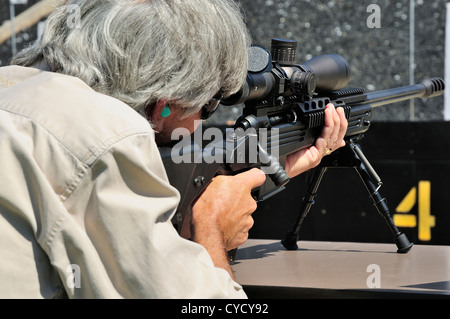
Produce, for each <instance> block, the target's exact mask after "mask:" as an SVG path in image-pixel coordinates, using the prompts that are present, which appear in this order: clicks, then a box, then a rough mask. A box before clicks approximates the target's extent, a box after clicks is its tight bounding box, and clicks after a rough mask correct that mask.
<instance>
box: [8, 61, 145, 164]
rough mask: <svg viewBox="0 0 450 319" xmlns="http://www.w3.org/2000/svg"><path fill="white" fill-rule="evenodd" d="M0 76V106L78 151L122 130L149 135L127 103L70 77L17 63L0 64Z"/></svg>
mask: <svg viewBox="0 0 450 319" xmlns="http://www.w3.org/2000/svg"><path fill="white" fill-rule="evenodd" d="M0 76H1V79H2V82H3V83H4V84H5V85H7V87H5V88H4V89H2V90H0V109H3V110H5V111H9V112H11V113H14V114H15V115H16V116H22V117H24V118H27V119H29V120H31V121H33V122H35V123H37V124H38V125H39V126H41V127H42V128H45V129H46V130H47V131H48V132H50V134H52V135H53V136H54V137H56V138H57V139H58V140H60V141H61V142H62V143H64V144H65V145H66V146H68V147H69V148H71V149H72V150H73V151H74V152H75V153H77V154H78V155H80V156H81V154H82V153H83V152H85V151H86V148H88V149H89V150H90V151H92V150H93V149H95V148H96V147H100V145H102V147H105V143H112V142H113V141H115V140H118V139H120V138H124V137H126V136H128V135H132V134H137V133H143V134H151V135H152V134H153V131H152V129H151V126H150V124H149V123H148V122H147V120H146V119H144V117H143V116H141V115H140V114H138V113H137V112H136V111H135V110H133V109H132V108H131V107H130V106H128V105H127V104H125V103H123V102H121V101H119V100H118V99H115V98H112V97H110V96H107V95H104V94H101V93H98V92H96V91H94V90H93V89H92V88H90V87H89V86H88V85H86V84H85V83H84V82H83V81H81V80H80V79H78V78H76V77H72V76H67V75H63V74H58V73H53V72H43V71H39V70H36V69H32V68H23V67H19V66H11V67H6V68H0Z"/></svg>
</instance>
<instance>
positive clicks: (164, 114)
mask: <svg viewBox="0 0 450 319" xmlns="http://www.w3.org/2000/svg"><path fill="white" fill-rule="evenodd" d="M169 115H170V108H169V106H168V105H166V106H164V108H163V110H162V112H161V117H162V118H166V117H168V116H169Z"/></svg>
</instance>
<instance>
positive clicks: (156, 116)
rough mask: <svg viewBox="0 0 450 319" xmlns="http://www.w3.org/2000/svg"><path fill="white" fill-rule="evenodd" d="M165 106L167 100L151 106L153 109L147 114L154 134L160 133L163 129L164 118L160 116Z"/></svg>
mask: <svg viewBox="0 0 450 319" xmlns="http://www.w3.org/2000/svg"><path fill="white" fill-rule="evenodd" d="M166 105H167V100H159V101H158V102H156V103H155V104H153V107H152V108H151V109H150V110H149V111H148V112H147V114H148V115H149V117H150V121H151V122H152V123H153V125H154V129H155V131H156V132H161V131H162V129H163V127H164V121H165V117H163V116H161V114H162V112H163V110H164V107H165V106H166Z"/></svg>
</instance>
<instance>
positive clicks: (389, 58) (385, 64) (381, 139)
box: [0, 0, 450, 244]
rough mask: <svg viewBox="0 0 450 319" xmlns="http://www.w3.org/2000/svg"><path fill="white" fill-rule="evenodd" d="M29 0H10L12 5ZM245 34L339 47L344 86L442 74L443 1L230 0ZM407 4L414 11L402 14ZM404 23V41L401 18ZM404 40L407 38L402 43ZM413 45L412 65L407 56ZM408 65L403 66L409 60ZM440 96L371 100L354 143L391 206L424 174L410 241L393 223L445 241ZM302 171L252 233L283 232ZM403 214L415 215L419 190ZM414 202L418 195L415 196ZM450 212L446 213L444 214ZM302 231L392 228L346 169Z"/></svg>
mask: <svg viewBox="0 0 450 319" xmlns="http://www.w3.org/2000/svg"><path fill="white" fill-rule="evenodd" d="M36 2H38V1H37V0H29V1H28V5H17V6H16V14H20V12H22V11H23V10H24V9H26V8H27V7H29V6H31V5H32V4H35V3H36ZM240 3H241V4H242V6H243V8H244V10H245V19H246V22H247V24H248V27H249V30H250V31H251V33H252V36H253V40H254V42H255V43H257V44H261V45H263V46H265V47H267V48H268V47H269V46H270V42H271V39H272V38H288V39H294V40H297V41H298V50H297V62H299V63H302V62H305V61H307V60H309V59H310V58H312V57H314V56H316V55H319V54H326V53H337V54H340V55H342V56H344V57H345V58H346V59H347V60H348V62H349V63H350V65H351V71H352V76H351V82H350V86H357V87H364V88H365V89H366V90H367V91H374V90H382V89H387V88H390V87H398V86H403V85H409V84H410V74H411V70H412V71H413V79H414V81H415V82H418V81H420V80H421V79H423V78H427V77H436V76H437V77H442V78H443V77H444V57H445V22H446V21H445V16H446V1H445V0H415V1H413V2H411V1H410V0H395V1H394V0H383V1H377V0H361V1H349V0H326V1H323V0H314V1H312V0H240ZM412 3H413V4H414V6H413V8H414V9H415V14H414V17H412V16H411V15H410V12H411V4H412ZM372 4H377V5H378V6H379V8H380V23H381V25H380V28H370V27H369V26H368V24H367V20H368V18H369V17H370V15H371V14H372V12H367V10H368V7H369V5H372ZM7 19H9V1H8V0H0V24H1V23H2V21H5V20H7ZM411 22H414V23H413V26H414V30H415V31H414V42H411V39H412V38H411V37H410V35H411V32H410V23H411ZM35 38H36V27H32V28H30V29H28V30H25V31H23V32H20V33H19V34H18V35H17V42H18V43H17V47H18V49H19V50H20V49H21V48H23V47H24V46H25V45H27V44H28V43H29V42H30V41H33V40H34V39H35ZM411 44H413V45H412V46H411ZM411 48H413V49H414V65H412V63H411V62H412V61H411V58H410V52H411ZM10 58H11V41H10V40H9V41H6V42H4V43H3V44H0V66H2V65H7V64H8V61H9V59H10ZM411 67H412V69H411ZM443 108H444V98H443V97H442V96H441V97H438V98H434V99H430V100H425V101H422V100H415V101H414V104H413V105H410V103H408V102H401V103H396V104H393V105H390V106H385V107H380V108H377V109H376V110H375V111H374V117H373V120H374V123H373V125H372V128H371V130H370V131H369V132H368V134H367V136H366V138H365V139H364V140H363V142H362V144H363V148H364V150H365V152H366V155H367V156H368V158H369V159H370V160H371V161H372V164H373V165H374V167H375V169H376V170H377V171H378V173H379V175H380V177H381V178H382V180H383V181H384V186H383V187H382V189H381V192H382V194H383V196H385V197H386V198H387V199H388V203H389V205H390V207H391V210H392V214H398V212H396V207H397V205H398V204H399V203H400V202H401V201H402V199H403V198H404V197H405V196H406V194H407V193H408V192H409V191H410V190H411V189H412V188H413V187H417V186H418V184H419V182H420V181H429V182H430V183H431V196H430V197H429V198H428V200H427V204H428V205H431V211H432V215H433V216H434V217H435V225H434V226H433V227H431V232H432V236H431V239H430V240H426V241H423V240H420V238H419V237H418V233H419V226H418V225H416V226H415V227H403V228H401V230H402V231H404V232H405V233H407V235H408V237H409V238H410V239H411V240H412V241H414V242H416V243H417V242H418V243H423V244H450V234H449V233H448V231H447V229H448V225H450V220H449V217H448V216H447V215H449V214H447V213H448V212H449V207H448V204H447V201H446V199H447V198H448V191H447V189H448V187H447V181H446V177H447V176H449V174H450V172H449V167H450V158H449V155H448V154H449V153H448V152H449V151H448V150H449V149H450V148H449V147H450V145H448V141H447V140H448V136H450V123H449V122H444V121H443ZM239 112H240V109H239V107H222V108H221V109H220V111H219V112H217V114H215V116H214V117H213V118H212V119H211V122H210V123H212V124H217V123H220V124H223V123H224V122H227V121H232V120H233V119H235V118H236V117H237V116H238V115H239ZM304 190H305V176H301V177H299V178H297V179H295V180H294V181H292V182H291V183H290V184H289V186H288V189H287V190H286V191H285V192H282V193H281V194H280V195H279V196H278V197H276V198H273V199H270V200H269V201H267V202H264V203H261V204H260V206H259V209H258V211H257V212H256V213H255V215H254V216H255V227H254V229H253V230H252V233H251V236H252V237H255V238H280V239H281V238H283V237H284V234H285V233H286V232H287V230H288V229H289V228H290V227H291V225H292V223H293V221H294V220H295V217H296V214H297V210H298V206H299V202H300V199H301V196H303V194H304ZM416 199H417V200H416V201H417V203H416V205H414V206H413V208H412V209H411V212H409V214H413V215H415V216H416V220H417V221H418V222H419V220H420V218H419V217H420V216H419V208H418V203H419V198H418V195H417V198H416ZM421 200H422V202H423V201H424V199H423V198H422V199H421ZM449 216H450V215H449ZM301 238H303V239H314V240H344V241H345V240H347V241H381V242H390V241H391V240H392V236H391V234H390V232H389V229H388V227H387V226H386V224H385V223H384V220H383V219H382V217H381V216H379V215H378V214H377V213H376V211H375V208H374V207H373V206H372V203H371V200H370V199H369V198H368V196H367V194H366V190H365V189H364V186H363V184H362V183H361V182H360V180H359V177H358V176H357V174H356V173H355V172H354V171H353V170H352V169H333V170H331V171H330V172H328V173H327V175H326V177H325V179H324V181H323V183H322V185H321V188H320V196H319V197H318V199H317V203H316V205H315V206H314V207H313V210H312V212H311V213H310V215H309V216H308V218H307V221H306V222H305V225H304V227H303V228H302V235H301Z"/></svg>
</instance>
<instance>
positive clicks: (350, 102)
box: [160, 39, 445, 253]
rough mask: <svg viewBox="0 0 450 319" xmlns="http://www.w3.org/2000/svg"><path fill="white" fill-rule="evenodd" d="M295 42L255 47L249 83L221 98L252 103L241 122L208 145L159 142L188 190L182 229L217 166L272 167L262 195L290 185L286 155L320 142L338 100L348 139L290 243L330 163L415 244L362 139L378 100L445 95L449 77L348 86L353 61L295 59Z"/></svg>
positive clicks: (225, 169) (312, 187)
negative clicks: (349, 174) (397, 218)
mask: <svg viewBox="0 0 450 319" xmlns="http://www.w3.org/2000/svg"><path fill="white" fill-rule="evenodd" d="M296 45H297V43H296V41H291V40H281V39H273V40H272V48H271V52H269V51H268V50H266V49H264V48H262V47H258V46H255V47H252V49H251V50H250V52H249V70H248V76H247V81H246V84H245V85H244V87H243V88H242V89H241V91H240V92H238V93H237V94H235V95H233V96H231V97H229V98H227V99H225V100H223V101H222V104H223V105H237V104H241V103H244V104H245V107H244V110H243V115H242V116H241V117H240V118H239V119H238V120H237V121H236V123H235V125H234V129H228V130H225V132H220V136H214V137H215V139H214V141H212V142H211V143H210V144H208V145H207V146H206V147H203V146H199V145H195V143H194V144H192V142H191V141H190V139H189V143H188V144H186V143H182V142H179V143H178V144H177V145H175V146H174V147H163V148H161V149H160V151H161V155H162V158H163V161H164V165H165V167H166V171H167V174H168V177H169V180H170V182H171V184H172V185H173V186H174V187H176V188H177V189H178V190H179V191H180V194H181V202H180V204H179V207H178V211H177V213H176V214H175V217H174V219H173V223H174V225H175V226H176V227H177V229H178V231H179V232H180V234H181V236H183V237H185V238H190V224H191V223H190V208H191V206H192V203H193V201H194V200H195V198H197V197H198V195H199V194H200V193H201V192H202V191H203V190H204V188H205V187H206V186H207V185H208V183H209V181H211V179H212V178H213V177H214V176H216V175H218V174H226V175H231V174H237V173H239V172H242V171H244V170H248V169H250V168H253V167H259V168H261V169H263V170H265V171H266V173H267V174H268V176H269V177H270V178H267V179H266V182H265V184H263V185H262V186H261V187H258V188H257V189H255V190H253V196H254V198H255V199H256V200H257V201H262V200H264V199H266V198H268V197H270V196H272V195H274V194H276V193H278V192H279V191H281V190H283V189H284V186H285V185H286V183H287V182H289V176H288V175H287V174H286V172H285V171H284V169H283V167H284V163H285V159H286V156H287V155H288V154H291V153H293V152H295V151H297V150H300V149H303V148H307V147H309V146H311V145H313V144H314V142H315V139H316V138H317V137H318V135H319V134H320V132H321V130H322V126H323V124H324V110H325V106H326V105H327V104H328V103H330V102H331V103H333V104H334V105H335V106H336V107H342V108H344V110H345V114H346V117H347V119H348V124H349V125H348V130H347V133H346V136H345V140H346V146H345V147H343V148H341V149H338V150H337V151H335V152H333V153H332V154H331V155H330V156H326V157H324V158H323V160H322V162H321V164H320V165H319V166H318V167H317V168H315V169H314V170H315V171H314V173H313V174H312V176H313V177H312V179H311V180H310V181H309V184H308V190H307V194H306V196H305V197H304V198H303V202H302V206H301V211H300V213H299V215H298V218H297V221H296V223H295V225H294V227H293V228H292V230H290V231H289V232H288V235H287V237H286V238H285V239H284V240H283V241H282V243H283V245H284V246H285V248H287V249H292V250H293V249H297V241H298V237H299V230H300V227H301V224H302V222H303V219H304V218H305V217H306V215H307V214H308V212H309V210H310V208H311V206H312V205H313V203H314V198H315V196H316V194H317V190H318V187H319V184H320V181H321V179H322V177H323V175H324V173H325V172H326V170H327V168H329V167H353V168H355V169H356V170H357V171H358V173H359V175H360V177H361V179H362V181H363V183H364V184H365V186H366V188H367V190H368V192H369V194H370V197H371V198H372V199H373V201H374V205H375V207H376V208H377V210H378V212H379V213H380V214H381V215H382V216H383V217H384V218H385V220H386V221H387V223H388V226H389V227H390V229H391V231H392V233H393V235H394V242H395V243H396V245H397V248H398V250H397V252H399V253H406V252H408V251H409V249H410V248H411V247H412V245H413V244H412V243H410V242H409V240H408V239H407V238H406V236H405V235H404V234H403V233H401V232H400V231H399V230H398V229H397V227H396V226H395V224H394V222H393V220H392V218H391V216H390V213H389V209H388V207H387V205H386V201H385V199H384V198H382V197H381V195H380V194H379V193H378V189H379V188H380V186H381V185H382V182H381V180H380V178H379V177H378V175H377V174H376V172H375V171H374V170H373V168H372V166H371V165H370V163H369V162H368V161H367V159H366V158H365V156H364V154H363V152H362V150H361V148H360V146H359V145H358V141H359V140H360V139H361V138H362V137H363V135H364V133H365V132H366V131H367V130H368V129H369V127H370V119H371V114H372V110H373V108H375V107H378V106H382V105H386V104H391V103H394V102H398V101H403V100H409V99H413V98H431V97H435V96H439V95H442V94H443V92H444V87H445V84H444V81H443V80H442V79H440V78H432V79H426V80H424V81H422V82H421V83H419V84H416V85H410V86H404V87H399V88H394V89H388V90H384V91H379V92H371V93H365V92H364V89H359V88H356V89H344V88H345V87H346V85H347V84H348V82H349V78H350V67H349V65H348V64H347V62H346V61H345V60H344V59H343V58H342V57H341V56H338V55H322V56H317V57H315V58H313V59H311V60H309V61H308V62H306V63H305V64H303V65H296V64H294V60H295V50H296ZM194 134H195V133H194ZM255 141H256V142H255ZM255 153H257V155H258V156H257V158H256V157H255V156H254V155H255ZM275 153H276V155H277V156H276V155H274V154H275ZM252 156H253V158H252ZM218 196H220V195H218Z"/></svg>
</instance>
